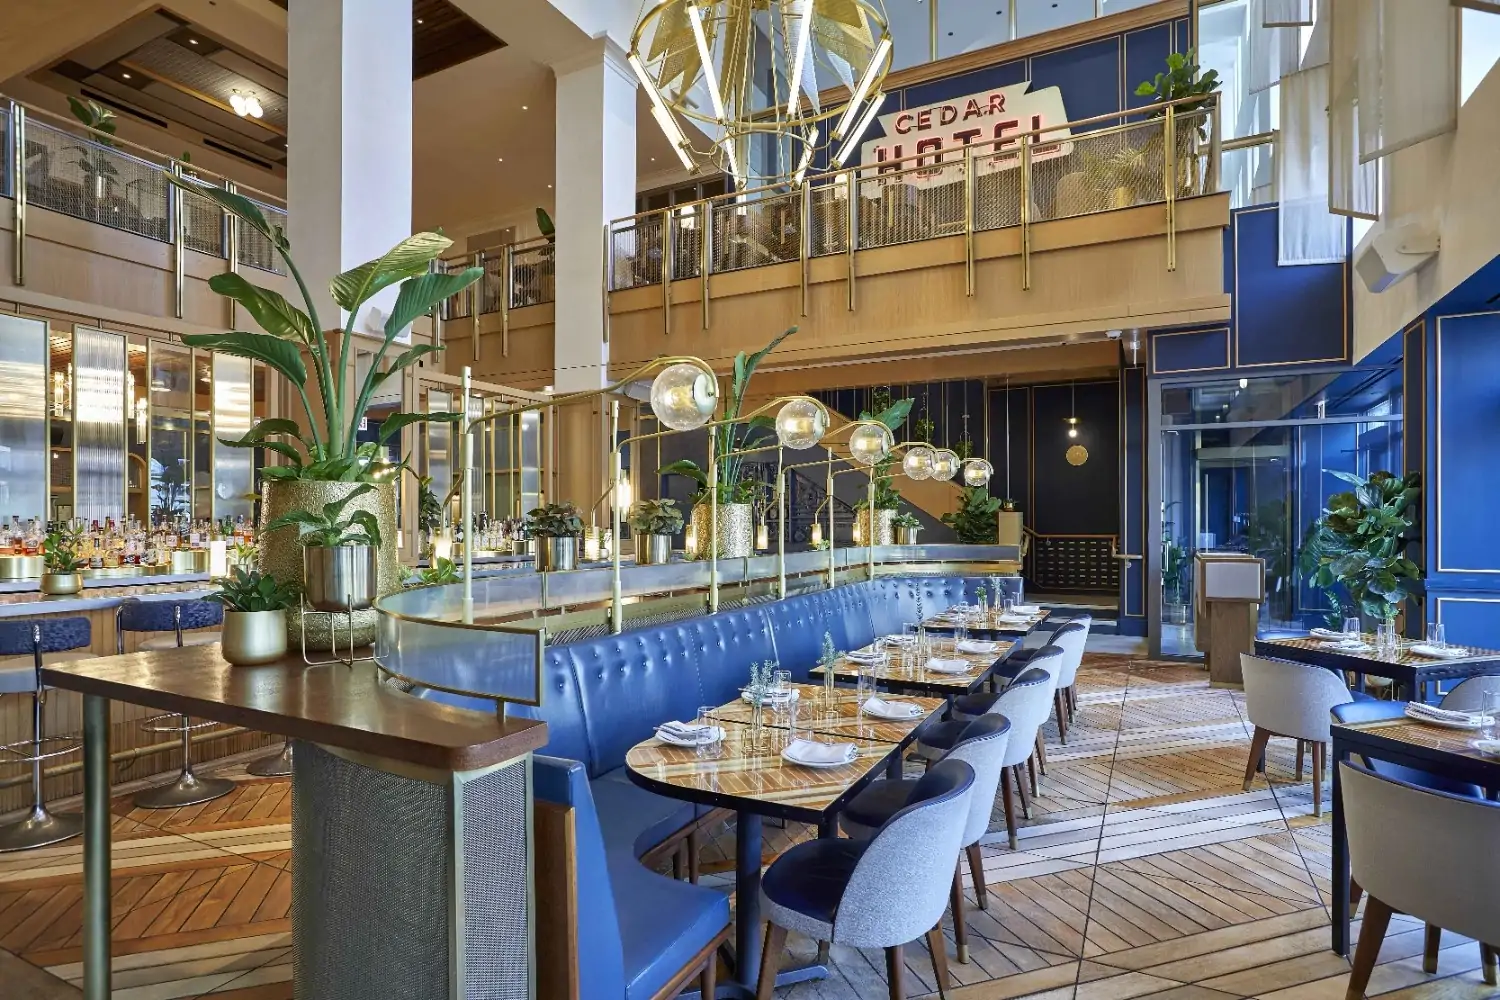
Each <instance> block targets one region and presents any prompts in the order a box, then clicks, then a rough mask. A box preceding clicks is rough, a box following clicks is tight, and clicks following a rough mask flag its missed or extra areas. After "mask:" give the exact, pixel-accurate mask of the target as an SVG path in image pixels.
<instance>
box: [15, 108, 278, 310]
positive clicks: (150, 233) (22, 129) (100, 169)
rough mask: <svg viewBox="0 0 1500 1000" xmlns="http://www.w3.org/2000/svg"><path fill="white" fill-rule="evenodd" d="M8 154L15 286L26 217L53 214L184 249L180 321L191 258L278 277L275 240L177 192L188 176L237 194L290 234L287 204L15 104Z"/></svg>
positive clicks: (179, 256)
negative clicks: (179, 178) (176, 181)
mask: <svg viewBox="0 0 1500 1000" xmlns="http://www.w3.org/2000/svg"><path fill="white" fill-rule="evenodd" d="M0 126H3V128H0V131H3V134H4V139H5V141H4V148H5V150H6V153H7V155H6V156H5V157H3V163H0V191H3V192H4V193H5V194H6V195H7V196H9V197H11V198H12V199H13V202H12V204H13V205H14V213H15V233H14V239H15V253H14V258H15V281H16V283H17V284H25V280H26V248H27V237H26V213H27V211H28V210H29V209H31V208H45V209H47V210H49V211H52V212H60V213H62V214H63V215H70V216H72V217H74V218H76V219H83V220H85V221H88V222H93V223H97V224H98V225H101V226H108V227H109V228H111V229H118V230H121V231H123V232H127V233H134V234H136V235H138V236H144V237H146V238H148V239H153V240H159V241H160V242H162V243H167V244H170V245H172V246H173V247H175V248H176V251H177V252H176V255H175V256H174V269H175V271H176V275H177V280H176V313H177V315H178V316H179V317H181V315H182V295H183V280H182V275H183V254H184V253H185V252H186V251H189V250H190V251H192V252H194V253H200V254H205V255H207V256H210V257H219V258H222V259H224V260H226V261H229V262H230V268H229V269H230V270H234V269H235V268H237V267H240V266H244V267H254V268H259V269H261V270H264V271H276V272H278V273H279V272H280V267H279V266H278V263H277V260H276V255H275V253H273V251H272V248H271V244H270V241H269V240H267V239H266V238H265V237H264V236H262V235H261V234H260V233H258V232H256V231H255V230H253V229H251V228H250V227H249V226H245V225H242V224H240V223H239V221H238V220H237V219H234V218H232V217H231V216H229V215H227V214H226V213H225V212H223V211H222V210H221V209H220V208H219V207H218V206H217V205H215V204H214V203H213V202H211V201H209V200H208V199H207V198H204V197H202V196H200V195H195V194H192V193H191V192H185V191H181V190H178V189H175V188H173V186H172V185H171V183H170V182H169V181H168V179H167V178H168V177H170V176H172V175H174V174H181V175H184V176H187V177H191V178H193V179H194V180H196V181H198V182H199V183H202V184H206V185H209V186H213V187H223V188H226V189H229V190H238V191H239V193H240V194H243V195H245V196H246V197H247V198H250V199H251V200H252V201H254V202H255V203H256V204H257V205H259V206H260V209H261V211H263V212H265V213H266V215H267V217H269V218H270V220H271V222H272V224H273V225H278V226H281V227H282V228H283V229H285V228H286V224H287V215H286V208H285V206H284V204H283V203H282V202H281V201H280V200H279V199H275V198H273V197H272V196H270V195H267V194H264V193H263V192H259V191H255V190H254V189H252V188H247V187H244V186H239V187H236V185H235V184H234V182H232V181H230V180H229V179H227V178H225V177H220V176H218V175H217V174H213V173H211V172H209V171H206V170H202V169H200V168H198V167H195V166H193V165H192V164H190V163H184V162H182V161H180V160H178V159H176V158H174V157H171V156H167V155H165V154H163V153H158V152H156V151H155V150H151V149H147V148H146V147H144V146H140V145H137V144H135V143H132V142H129V141H127V140H125V139H120V138H117V137H115V136H108V135H104V134H102V133H99V132H97V131H95V130H94V129H91V128H89V127H88V126H86V125H83V124H82V123H80V122H77V121H73V120H71V119H68V118H64V117H62V116H60V115H54V114H52V113H51V112H48V111H42V110H40V109H37V108H33V107H30V106H28V105H25V104H22V103H21V102H19V101H8V102H7V103H5V104H4V105H3V107H0Z"/></svg>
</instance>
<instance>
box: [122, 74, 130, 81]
mask: <svg viewBox="0 0 1500 1000" xmlns="http://www.w3.org/2000/svg"><path fill="white" fill-rule="evenodd" d="M120 75H121V76H123V77H124V78H125V79H127V80H129V79H130V74H129V73H121V74H120Z"/></svg>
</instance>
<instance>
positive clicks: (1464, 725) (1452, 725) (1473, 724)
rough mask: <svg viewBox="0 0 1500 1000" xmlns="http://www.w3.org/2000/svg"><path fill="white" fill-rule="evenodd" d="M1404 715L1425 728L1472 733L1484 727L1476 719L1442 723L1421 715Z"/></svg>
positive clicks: (1408, 713)
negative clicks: (1459, 730)
mask: <svg viewBox="0 0 1500 1000" xmlns="http://www.w3.org/2000/svg"><path fill="white" fill-rule="evenodd" d="M1405 714H1406V717H1407V718H1408V719H1411V720H1412V721H1413V722H1420V723H1422V724H1423V725H1426V726H1437V727H1439V728H1441V729H1464V730H1469V731H1471V732H1472V731H1473V730H1475V729H1478V728H1479V727H1480V726H1482V725H1484V723H1483V722H1480V721H1479V720H1478V719H1471V720H1470V721H1468V722H1442V721H1440V720H1438V719H1429V718H1427V717H1426V716H1423V715H1413V714H1412V713H1410V712H1407V713H1405Z"/></svg>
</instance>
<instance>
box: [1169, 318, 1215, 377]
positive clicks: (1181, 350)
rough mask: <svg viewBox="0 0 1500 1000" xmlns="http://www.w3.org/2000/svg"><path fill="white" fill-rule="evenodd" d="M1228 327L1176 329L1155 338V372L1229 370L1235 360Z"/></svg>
mask: <svg viewBox="0 0 1500 1000" xmlns="http://www.w3.org/2000/svg"><path fill="white" fill-rule="evenodd" d="M1231 360H1232V359H1231V352H1230V344H1229V329H1228V327H1222V326H1221V327H1217V328H1215V329H1209V330H1172V331H1167V332H1162V333H1158V334H1156V335H1155V336H1153V337H1152V338H1151V374H1153V375H1176V374H1182V373H1185V372H1211V371H1228V370H1229V367H1230V362H1231Z"/></svg>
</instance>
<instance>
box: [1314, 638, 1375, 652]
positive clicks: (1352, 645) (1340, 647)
mask: <svg viewBox="0 0 1500 1000" xmlns="http://www.w3.org/2000/svg"><path fill="white" fill-rule="evenodd" d="M1319 645H1320V646H1322V648H1324V649H1328V650H1332V651H1333V652H1335V653H1368V652H1369V651H1370V650H1372V649H1374V648H1375V647H1374V646H1372V645H1370V644H1369V643H1368V642H1344V641H1339V642H1324V643H1320V644H1319Z"/></svg>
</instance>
